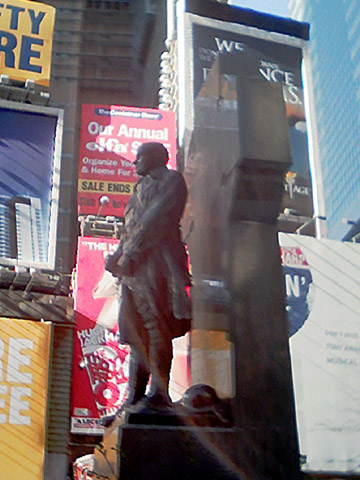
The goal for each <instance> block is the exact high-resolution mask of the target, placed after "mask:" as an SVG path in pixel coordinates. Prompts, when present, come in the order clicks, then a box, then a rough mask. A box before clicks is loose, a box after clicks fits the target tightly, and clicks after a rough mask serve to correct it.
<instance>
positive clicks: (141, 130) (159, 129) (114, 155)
mask: <svg viewBox="0 0 360 480" xmlns="http://www.w3.org/2000/svg"><path fill="white" fill-rule="evenodd" d="M147 142H161V143H163V144H164V145H165V147H166V148H167V149H168V150H169V164H168V166H169V167H170V168H175V167H176V129H175V113H174V112H167V111H161V110H157V109H150V108H136V107H122V106H118V105H89V104H84V105H83V106H82V117H81V132H80V158H79V184H78V213H79V214H80V215H82V214H84V215H88V214H90V215H102V216H103V215H105V216H106V215H112V216H116V217H122V216H123V214H124V208H125V206H126V203H127V201H128V200H129V198H130V196H131V194H132V192H133V188H134V185H135V183H136V181H137V178H138V177H137V175H136V173H135V170H134V167H133V165H132V162H133V161H134V160H135V156H136V151H137V149H138V148H139V146H140V145H141V144H142V143H147Z"/></svg>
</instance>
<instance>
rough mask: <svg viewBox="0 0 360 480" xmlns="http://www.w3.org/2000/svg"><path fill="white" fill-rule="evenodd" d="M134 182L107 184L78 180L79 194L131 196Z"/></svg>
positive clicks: (100, 181) (97, 181)
mask: <svg viewBox="0 0 360 480" xmlns="http://www.w3.org/2000/svg"><path fill="white" fill-rule="evenodd" d="M134 186H135V182H116V181H115V182H109V181H107V180H93V179H92V180H86V179H84V178H81V179H80V180H79V185H78V190H79V192H90V193H101V194H105V193H112V194H114V195H132V194H133V191H134Z"/></svg>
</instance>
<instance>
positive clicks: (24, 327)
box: [0, 318, 51, 480]
mask: <svg viewBox="0 0 360 480" xmlns="http://www.w3.org/2000/svg"><path fill="white" fill-rule="evenodd" d="M50 345H51V323H50V322H35V321H28V320H13V319H9V318H0V465H1V474H0V477H1V478H3V479H4V480H5V479H6V480H8V479H9V480H10V479H24V480H25V479H26V480H42V479H43V468H44V459H45V433H46V423H47V396H48V376H49V358H50Z"/></svg>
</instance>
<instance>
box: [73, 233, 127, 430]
mask: <svg viewBox="0 0 360 480" xmlns="http://www.w3.org/2000/svg"><path fill="white" fill-rule="evenodd" d="M117 243H118V241H117V240H115V239H107V238H92V237H80V238H79V243H78V257H77V265H76V274H75V291H74V300H75V302H74V307H75V316H76V326H75V334H74V356H73V381H72V402H71V431H72V433H83V434H88V433H95V434H97V433H102V431H103V428H102V427H101V426H100V424H99V419H100V418H101V417H102V416H104V415H109V414H112V413H115V412H116V411H117V410H118V409H119V408H120V406H121V405H122V403H123V402H124V401H125V399H126V396H127V389H128V385H127V380H128V373H127V372H128V355H129V348H128V347H127V346H124V345H120V344H119V332H118V326H117V305H118V301H117V285H116V283H115V279H114V277H113V276H112V275H111V274H110V273H109V272H107V271H105V269H104V259H105V257H106V256H107V255H108V254H109V253H111V252H113V251H114V250H115V249H116V246H117Z"/></svg>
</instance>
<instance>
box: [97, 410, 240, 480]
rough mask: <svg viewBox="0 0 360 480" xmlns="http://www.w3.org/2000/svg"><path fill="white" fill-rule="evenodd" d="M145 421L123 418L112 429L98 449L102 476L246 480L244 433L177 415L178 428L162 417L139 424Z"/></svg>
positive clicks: (143, 479) (138, 479)
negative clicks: (241, 458)
mask: <svg viewBox="0 0 360 480" xmlns="http://www.w3.org/2000/svg"><path fill="white" fill-rule="evenodd" d="M165 418H166V415H165ZM173 419H174V418H172V420H173ZM140 420H141V415H139V417H138V418H137V415H130V418H128V419H127V421H125V418H124V417H122V418H119V419H116V420H115V422H114V423H113V424H112V425H111V426H110V427H109V428H108V429H107V431H106V433H105V435H104V438H103V442H102V445H101V448H100V449H98V450H97V451H95V462H94V471H95V472H96V474H97V475H98V476H103V477H104V478H109V479H111V480H118V479H119V480H120V479H121V480H134V479H136V480H149V479H161V480H186V479H189V480H193V479H200V478H206V479H207V480H243V479H246V477H245V476H243V475H242V473H241V470H240V469H239V468H238V466H237V465H236V460H235V461H234V459H236V437H237V436H238V435H239V432H236V430H235V429H233V428H221V427H204V426H203V427H200V426H196V425H194V424H193V421H192V420H191V417H185V416H180V417H177V421H176V422H175V423H177V425H163V423H166V422H165V420H164V416H162V415H159V416H158V418H157V419H156V418H154V416H153V418H152V423H153V424H152V425H149V424H147V425H144V424H139V423H137V422H138V421H140ZM169 420H170V419H169ZM130 422H132V423H130ZM133 422H135V423H133ZM154 423H162V424H160V425H159V424H158V425H156V424H154ZM171 423H173V422H171Z"/></svg>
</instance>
